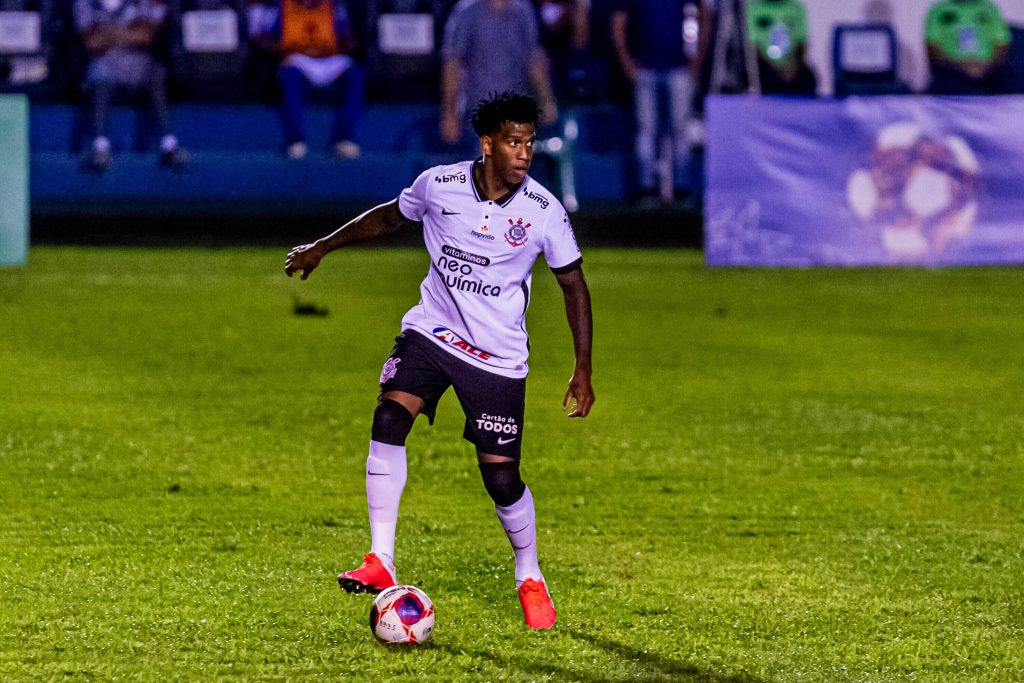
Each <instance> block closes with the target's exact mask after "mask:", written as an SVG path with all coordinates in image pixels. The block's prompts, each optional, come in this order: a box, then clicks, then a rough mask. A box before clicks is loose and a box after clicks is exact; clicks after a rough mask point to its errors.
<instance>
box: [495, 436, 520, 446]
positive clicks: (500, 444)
mask: <svg viewBox="0 0 1024 683" xmlns="http://www.w3.org/2000/svg"><path fill="white" fill-rule="evenodd" d="M515 440H516V439H515V437H512V438H511V439H502V438H501V437H498V445H499V446H504V445H505V444H507V443H512V442H513V441H515Z"/></svg>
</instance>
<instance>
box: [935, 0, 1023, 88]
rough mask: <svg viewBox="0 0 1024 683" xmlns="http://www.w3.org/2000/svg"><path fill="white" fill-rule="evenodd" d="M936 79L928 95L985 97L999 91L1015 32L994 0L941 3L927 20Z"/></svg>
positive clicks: (964, 0)
mask: <svg viewBox="0 0 1024 683" xmlns="http://www.w3.org/2000/svg"><path fill="white" fill-rule="evenodd" d="M925 43H926V44H927V47H928V62H929V64H930V66H931V72H932V79H931V84H930V86H929V92H931V93H933V94H939V95H953V94H960V95H985V94H992V93H997V92H999V91H1000V83H1001V81H1002V79H1003V74H1002V70H1003V69H1005V68H1006V65H1007V55H1008V53H1009V46H1010V29H1009V27H1008V26H1007V24H1006V20H1005V19H1004V18H1003V15H1002V13H1001V12H1000V11H999V7H997V6H996V5H995V3H993V2H991V0H939V1H938V2H936V3H935V4H934V5H932V7H931V9H930V10H929V12H928V18H927V19H926V20H925Z"/></svg>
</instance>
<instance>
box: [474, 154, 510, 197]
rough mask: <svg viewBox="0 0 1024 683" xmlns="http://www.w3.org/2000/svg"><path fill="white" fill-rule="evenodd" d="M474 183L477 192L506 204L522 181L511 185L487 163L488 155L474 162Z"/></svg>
mask: <svg viewBox="0 0 1024 683" xmlns="http://www.w3.org/2000/svg"><path fill="white" fill-rule="evenodd" d="M473 184H474V185H476V191H477V194H479V195H480V196H481V197H483V198H484V199H490V200H491V201H492V202H494V203H495V204H504V203H505V202H506V201H508V198H509V197H511V196H512V195H513V194H515V193H516V191H517V190H518V189H519V188H520V187H521V186H522V183H517V184H515V185H509V184H508V183H506V182H505V181H504V180H502V179H501V178H500V177H499V176H498V175H497V174H496V173H494V167H493V166H491V165H490V164H488V163H487V157H483V159H477V160H476V161H474V162H473Z"/></svg>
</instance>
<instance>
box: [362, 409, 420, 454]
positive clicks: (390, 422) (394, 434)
mask: <svg viewBox="0 0 1024 683" xmlns="http://www.w3.org/2000/svg"><path fill="white" fill-rule="evenodd" d="M415 419H416V418H415V417H413V415H412V413H410V412H409V411H408V409H407V408H406V407H405V406H403V405H402V404H401V403H399V402H398V401H393V400H391V399H389V398H386V399H384V400H383V401H381V402H380V403H378V404H377V409H376V410H374V411H373V428H372V430H371V438H372V439H373V440H374V441H379V442H380V443H386V444H390V445H392V446H404V445H405V437H407V436H408V435H409V431H410V430H411V429H412V423H413V421H414V420H415Z"/></svg>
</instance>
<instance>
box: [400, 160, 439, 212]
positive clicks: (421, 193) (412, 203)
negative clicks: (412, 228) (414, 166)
mask: <svg viewBox="0 0 1024 683" xmlns="http://www.w3.org/2000/svg"><path fill="white" fill-rule="evenodd" d="M433 170H434V169H427V170H426V171H424V172H423V173H420V175H419V177H418V178H416V180H414V181H413V183H412V185H410V186H409V187H407V188H405V189H404V190H402V194H400V195H398V210H399V211H400V212H401V213H402V215H403V216H405V217H406V218H407V219H409V220H410V221H422V220H423V214H425V213H426V212H427V190H428V189H429V188H430V176H431V175H432V173H433Z"/></svg>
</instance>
